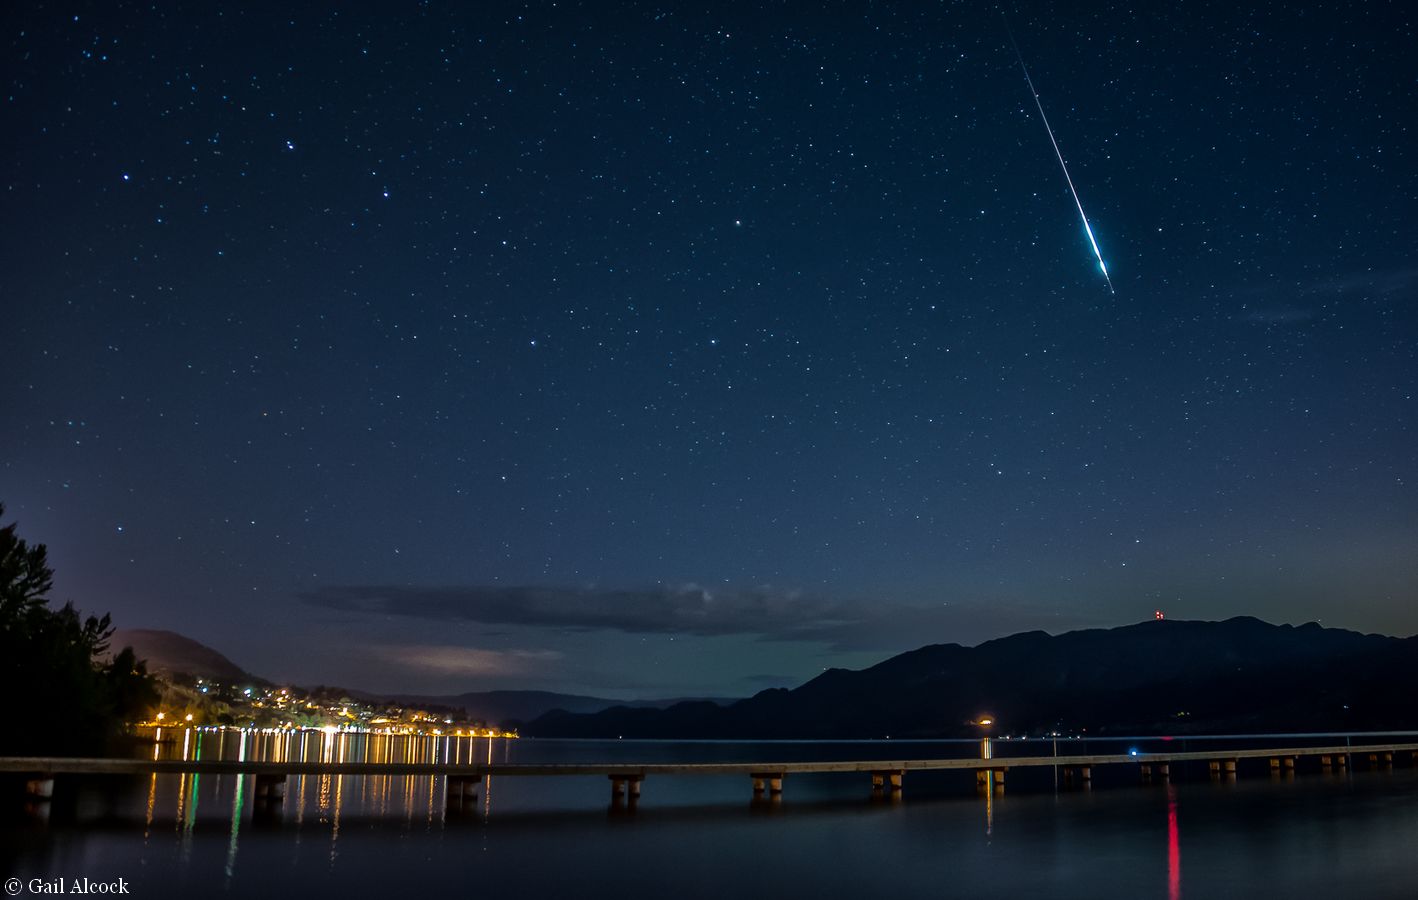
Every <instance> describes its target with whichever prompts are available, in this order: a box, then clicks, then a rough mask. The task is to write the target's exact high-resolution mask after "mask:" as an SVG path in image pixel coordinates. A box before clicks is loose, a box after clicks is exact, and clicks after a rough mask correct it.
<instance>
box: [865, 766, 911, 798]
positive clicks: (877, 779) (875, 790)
mask: <svg viewBox="0 0 1418 900" xmlns="http://www.w3.org/2000/svg"><path fill="white" fill-rule="evenodd" d="M905 774H906V773H905V772H904V771H903V770H901V769H882V770H881V771H878V772H873V773H871V790H872V794H873V795H875V794H880V793H882V792H883V791H890V792H892V793H900V791H901V779H902V777H903V776H904V775H905Z"/></svg>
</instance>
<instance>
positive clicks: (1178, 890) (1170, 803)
mask: <svg viewBox="0 0 1418 900" xmlns="http://www.w3.org/2000/svg"><path fill="white" fill-rule="evenodd" d="M1181 898H1182V847H1181V843H1180V842H1179V840H1178V837H1177V790H1176V788H1174V787H1172V786H1171V785H1170V784H1169V785H1167V900H1181Z"/></svg>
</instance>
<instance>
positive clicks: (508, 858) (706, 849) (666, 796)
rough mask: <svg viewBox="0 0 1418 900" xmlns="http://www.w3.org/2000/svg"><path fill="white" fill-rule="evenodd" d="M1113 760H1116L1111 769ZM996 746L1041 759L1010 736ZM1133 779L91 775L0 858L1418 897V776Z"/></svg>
mask: <svg viewBox="0 0 1418 900" xmlns="http://www.w3.org/2000/svg"><path fill="white" fill-rule="evenodd" d="M166 737H167V738H169V740H167V741H165V742H164V743H163V744H162V745H161V753H162V754H163V755H164V756H172V757H180V756H185V757H187V758H193V759H196V758H201V759H243V758H244V759H252V760H274V761H281V760H341V761H345V760H351V761H353V760H363V761H369V762H384V761H411V762H415V761H416V762H428V761H435V760H442V761H449V762H473V761H477V762H573V761H581V762H592V761H596V762H600V761H607V760H621V761H626V760H640V761H647V762H649V761H657V762H684V761H688V760H695V761H708V760H711V759H712V760H716V761H731V760H747V759H759V760H762V759H770V758H771V759H777V760H788V759H795V760H797V759H819V758H873V757H875V758H883V757H889V758H924V757H928V756H976V755H981V754H982V746H981V744H980V743H979V742H978V741H975V742H965V743H963V744H945V743H940V744H931V745H920V746H915V747H911V748H910V749H909V752H901V748H900V747H899V746H894V747H882V746H881V745H877V744H842V745H833V744H821V745H814V744H792V745H767V744H727V743H726V744H714V745H704V744H697V745H696V744H683V743H650V742H645V743H636V744H630V742H610V743H603V742H575V741H565V742H549V741H528V740H523V741H521V742H512V741H506V740H501V739H486V738H456V737H441V738H433V737H417V736H388V735H369V734H336V735H329V734H324V733H319V732H311V733H285V734H280V733H277V734H271V733H260V732H247V733H242V732H240V731H228V732H196V731H190V730H184V731H181V732H178V733H169V734H168V735H166ZM1043 746H1046V747H1047V746H1048V745H1047V744H1045V745H1043ZM1107 749H1108V748H1105V747H1104V746H1102V745H1101V744H1098V745H1096V746H1095V748H1094V749H1093V751H1092V752H1107ZM987 752H990V753H991V755H993V756H994V757H996V758H999V757H1002V756H1006V755H1021V754H1020V753H1018V752H1014V750H1013V748H1008V747H1005V746H1003V744H1002V742H998V741H997V742H994V744H993V746H992V747H991V749H990V750H989V751H987ZM146 753H147V751H146V750H145V751H144V754H145V755H146ZM1038 753H1039V749H1038V747H1035V748H1033V749H1031V750H1030V751H1029V755H1034V754H1038ZM1356 756H1357V755H1356ZM1405 763H1406V760H1405ZM1115 768H1116V769H1117V771H1116V772H1114V773H1113V774H1112V776H1109V775H1107V774H1106V773H1104V772H1101V771H1100V772H1099V773H1098V774H1096V775H1095V781H1096V783H1097V785H1098V788H1097V790H1093V791H1091V792H1084V791H1082V790H1074V791H1056V789H1055V785H1056V784H1057V782H1056V781H1055V775H1054V773H1052V772H1050V771H1049V770H1047V769H1044V770H1039V771H1038V772H1036V773H1034V775H1033V776H1029V775H1027V774H1026V773H1024V772H1023V770H1012V771H1011V772H1010V773H1009V792H1008V793H1006V792H1003V791H1002V790H999V788H1002V787H1003V785H996V784H994V783H993V782H990V781H987V783H986V787H985V790H983V791H980V792H976V791H975V789H974V786H973V784H971V780H972V779H973V774H971V773H938V774H935V775H927V774H922V773H909V774H908V776H907V781H906V784H905V791H904V794H903V795H899V796H897V797H895V798H885V799H887V800H892V799H894V802H883V798H878V799H877V800H873V799H872V797H871V795H870V790H869V785H868V784H867V783H866V781H865V776H863V777H862V778H861V779H858V778H857V777H856V776H850V775H830V776H790V777H789V779H788V781H787V784H786V785H785V794H784V795H783V797H782V798H778V799H777V801H776V802H770V801H768V800H764V801H760V802H754V801H753V800H751V795H750V791H749V789H748V788H749V785H748V783H747V781H748V780H747V779H743V778H735V777H731V776H723V777H697V778H696V777H690V778H674V777H658V778H657V777H652V778H651V779H648V780H647V782H646V787H645V794H644V797H643V799H642V800H641V802H640V803H639V805H638V808H634V812H633V814H632V812H631V808H628V807H626V806H625V805H621V806H619V807H616V806H614V805H612V804H611V803H610V797H609V788H608V785H607V783H606V780H605V779H604V778H603V777H571V776H568V777H555V778H551V777H542V778H519V777H504V778H499V779H498V782H499V784H498V791H497V797H496V801H497V802H496V803H494V802H493V801H494V797H493V791H492V783H491V779H490V778H485V779H484V780H483V781H482V782H481V783H480V784H479V785H478V789H479V794H480V796H478V797H476V798H475V799H474V800H473V801H472V803H470V804H469V805H468V806H466V807H463V808H460V809H456V810H449V809H446V808H445V803H444V787H443V783H442V781H443V780H442V778H437V777H427V776H306V777H299V776H297V777H292V778H291V779H290V780H289V783H288V787H287V795H286V798H285V800H284V802H283V803H275V802H272V801H269V800H266V799H263V798H261V797H258V796H255V793H256V792H255V790H254V784H253V783H248V782H247V779H248V778H250V776H245V777H238V776H233V775H211V774H209V775H206V776H197V775H161V776H159V775H151V776H143V777H141V778H137V779H133V780H131V781H128V780H115V779H109V780H104V779H89V780H85V781H84V782H83V783H82V785H81V786H80V787H79V788H77V789H75V788H74V787H73V786H70V788H69V790H68V791H67V796H65V795H61V796H60V797H57V798H56V801H55V812H54V815H53V816H52V817H51V820H50V821H49V822H48V823H47V824H40V823H35V822H31V821H24V822H17V823H12V824H11V825H7V826H6V829H7V830H6V832H5V833H4V835H3V841H0V844H3V845H5V846H6V847H7V848H9V847H13V848H14V849H13V851H11V850H7V851H6V852H5V854H4V855H3V856H0V861H3V862H4V869H5V871H4V875H5V877H9V876H10V875H11V874H13V875H15V876H17V877H24V878H30V877H54V876H58V875H61V874H62V875H66V876H68V877H71V878H72V877H76V876H78V875H87V876H89V877H119V876H123V877H127V878H129V881H130V883H131V884H133V886H134V894H135V895H138V896H164V895H176V894H179V893H191V891H193V890H218V891H224V892H227V893H230V894H232V895H255V894H275V895H285V894H287V893H291V892H293V891H294V890H318V891H320V892H321V893H322V894H323V893H325V892H326V891H333V890H336V889H343V890H348V891H353V892H355V893H357V894H358V895H361V896H362V895H364V894H366V893H373V892H374V891H375V890H387V891H392V892H394V893H396V894H403V893H406V892H408V890H409V889H411V888H414V887H418V888H427V889H439V888H450V889H452V888H456V889H460V891H464V892H465V890H466V889H468V888H471V887H473V886H478V885H483V886H490V887H499V888H507V889H518V890H520V891H522V892H525V893H528V894H529V895H533V896H537V895H554V894H555V895H564V894H570V893H579V894H590V895H597V894H603V893H616V894H617V895H618V896H662V895H663V894H664V893H665V892H666V890H668V889H670V888H671V887H672V888H673V890H674V891H675V892H676V893H677V894H683V895H685V896H688V897H698V896H705V897H710V896H713V897H722V895H723V894H725V893H732V894H734V895H735V896H782V895H784V894H788V895H801V894H812V895H821V896H847V895H849V894H850V895H854V896H860V895H862V894H867V895H872V896H874V895H878V894H881V893H884V892H886V891H887V890H893V891H909V892H912V893H931V894H932V895H935V894H938V893H941V892H942V886H943V885H949V886H950V888H951V890H949V891H948V892H947V893H969V892H978V893H983V894H986V895H1002V894H1007V893H1022V894H1023V895H1029V896H1032V895H1035V894H1040V895H1042V894H1048V895H1050V896H1063V897H1075V896H1076V897H1097V896H1129V897H1166V898H1168V900H1180V898H1181V897H1183V896H1187V897H1193V898H1201V897H1210V896H1225V895H1230V896H1250V895H1254V894H1258V893H1261V892H1262V891H1264V892H1266V893H1273V894H1276V895H1278V896H1287V897H1290V896H1294V897H1324V896H1341V895H1342V896H1375V897H1387V896H1395V897H1397V896H1418V866H1415V865H1414V863H1412V862H1411V861H1410V860H1411V852H1410V850H1411V847H1412V846H1413V845H1414V842H1415V841H1418V771H1415V770H1414V769H1412V768H1409V767H1408V766H1407V765H1406V764H1405V765H1402V766H1400V767H1398V768H1395V769H1376V770H1373V771H1369V770H1367V769H1365V768H1364V767H1363V766H1362V765H1361V766H1360V767H1359V769H1358V771H1354V770H1346V771H1342V772H1331V773H1328V774H1321V773H1319V772H1318V771H1315V770H1313V769H1305V770H1304V771H1303V772H1302V774H1301V775H1300V776H1299V777H1298V778H1296V777H1289V778H1286V777H1276V778H1270V777H1267V774H1266V773H1265V768H1266V766H1265V761H1264V760H1262V761H1259V762H1258V764H1257V765H1256V766H1253V767H1251V768H1243V770H1242V773H1241V777H1240V778H1239V779H1238V780H1235V781H1231V782H1227V781H1225V780H1221V781H1217V782H1212V781H1211V780H1210V779H1209V778H1208V777H1207V774H1206V769H1205V766H1204V765H1199V766H1196V767H1193V769H1191V770H1186V769H1185V768H1184V767H1182V766H1175V767H1174V769H1173V780H1172V781H1170V782H1164V783H1158V784H1153V785H1150V786H1143V785H1141V784H1138V783H1137V777H1136V770H1135V767H1121V766H1119V767H1115ZM1123 769H1127V770H1128V771H1127V772H1123ZM62 793H63V792H62V791H61V794H62ZM1183 849H1185V850H1186V855H1187V861H1188V866H1187V870H1186V876H1187V877H1186V879H1185V881H1184V880H1183V878H1182V874H1183V873H1182V867H1181V860H1182V851H1183ZM312 851H313V852H314V855H312ZM76 866H77V867H78V868H75V867H76ZM79 869H82V870H83V871H79ZM60 870H62V871H60ZM139 888H141V890H140V889H139ZM612 889H613V890H612ZM1184 889H1185V893H1184Z"/></svg>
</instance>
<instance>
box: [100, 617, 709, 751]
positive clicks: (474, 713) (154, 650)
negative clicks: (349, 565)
mask: <svg viewBox="0 0 1418 900" xmlns="http://www.w3.org/2000/svg"><path fill="white" fill-rule="evenodd" d="M124 647H132V648H133V652H134V653H135V654H137V656H138V658H139V659H142V660H146V661H147V664H148V671H149V672H154V673H161V674H164V675H169V676H171V675H174V674H181V675H191V676H194V677H197V678H211V679H215V680H217V681H222V682H227V683H241V682H249V683H252V684H269V683H270V682H269V681H268V680H267V679H264V678H261V677H260V676H257V675H253V674H251V673H250V672H247V671H245V670H244V669H242V668H241V667H240V666H238V665H237V664H236V663H234V662H232V661H231V660H229V659H227V658H226V657H225V656H223V655H222V654H220V653H218V652H217V651H216V650H213V649H212V648H211V647H208V646H207V645H206V644H202V643H199V642H198V641H195V640H193V639H192V638H189V637H186V636H184V635H181V634H178V633H177V632H175V631H161V630H157V629H148V628H119V629H117V630H116V631H114V633H113V639H112V640H111V641H109V648H110V652H117V651H118V650H121V649H122V648H124ZM322 690H325V691H327V692H333V693H335V694H344V695H347V696H350V697H359V698H362V699H365V700H369V701H374V702H379V703H390V704H404V705H407V706H424V707H428V708H437V709H449V710H459V709H461V710H464V711H466V713H467V715H468V717H469V718H471V719H475V720H481V721H483V722H487V723H488V724H492V725H501V726H503V727H507V726H510V725H516V724H520V723H523V722H530V721H531V720H533V719H535V718H537V717H538V716H541V715H544V714H546V713H548V712H551V711H553V710H562V711H566V712H570V713H593V712H599V711H601V710H603V709H609V708H610V707H612V706H617V705H626V706H630V707H637V708H638V707H645V708H663V707H667V706H673V705H674V704H676V703H680V702H683V701H682V700H680V699H668V700H637V701H633V702H627V701H624V700H611V699H608V698H606V697H586V696H581V695H577V694H557V693H553V692H551V691H473V692H470V693H466V694H447V695H431V694H380V693H374V692H372V691H363V690H353V689H349V688H342V687H326V688H322ZM696 702H701V701H696ZM711 702H712V701H711ZM717 702H723V703H728V702H730V701H727V700H724V701H717Z"/></svg>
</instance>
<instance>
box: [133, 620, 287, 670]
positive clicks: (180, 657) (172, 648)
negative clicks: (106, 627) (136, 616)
mask: <svg viewBox="0 0 1418 900" xmlns="http://www.w3.org/2000/svg"><path fill="white" fill-rule="evenodd" d="M108 646H109V649H110V651H112V652H117V651H119V650H122V649H123V648H124V647H132V648H133V652H134V653H135V654H137V656H138V658H139V659H143V660H147V663H148V671H149V672H162V673H164V674H172V673H181V674H185V675H194V676H196V677H198V678H213V679H216V680H218V681H226V682H233V681H263V679H260V678H256V677H255V676H253V675H251V674H250V673H248V672H246V671H244V670H243V669H242V668H241V667H240V666H238V665H237V664H236V663H234V662H232V661H231V660H229V659H227V658H226V657H225V656H222V655H221V654H220V653H218V652H217V651H215V650H213V649H212V648H211V647H208V646H207V645H206V644H201V643H198V642H197V641H194V640H192V639H191V638H189V637H184V636H183V635H180V634H178V633H177V632H175V631H158V630H154V629H147V628H119V629H117V630H116V631H114V633H113V639H112V640H110V641H109V642H108Z"/></svg>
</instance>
